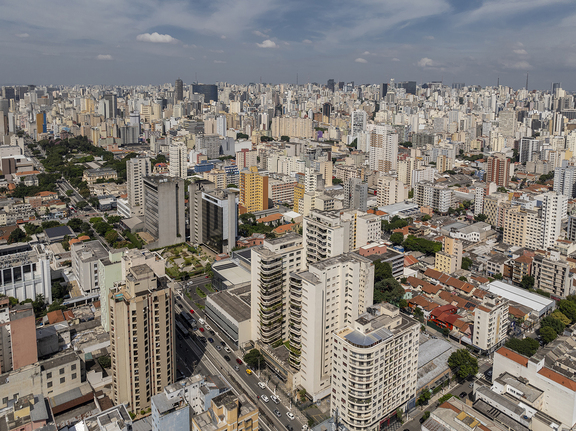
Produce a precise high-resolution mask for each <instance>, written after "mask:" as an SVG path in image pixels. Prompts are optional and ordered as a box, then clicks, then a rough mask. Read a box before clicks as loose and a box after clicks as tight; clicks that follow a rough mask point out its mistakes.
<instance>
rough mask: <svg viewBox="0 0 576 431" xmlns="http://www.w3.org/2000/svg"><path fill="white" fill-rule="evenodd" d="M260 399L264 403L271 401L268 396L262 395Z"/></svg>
mask: <svg viewBox="0 0 576 431" xmlns="http://www.w3.org/2000/svg"><path fill="white" fill-rule="evenodd" d="M260 399H261V400H262V401H264V402H265V403H267V402H268V401H270V400H269V399H268V397H267V396H266V395H260Z"/></svg>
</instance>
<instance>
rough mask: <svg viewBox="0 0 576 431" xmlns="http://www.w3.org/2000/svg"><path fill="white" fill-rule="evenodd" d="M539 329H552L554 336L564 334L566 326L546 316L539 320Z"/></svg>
mask: <svg viewBox="0 0 576 431" xmlns="http://www.w3.org/2000/svg"><path fill="white" fill-rule="evenodd" d="M540 328H541V329H542V328H552V329H553V330H554V332H556V334H558V335H560V334H562V333H563V332H564V328H566V325H564V323H562V321H560V320H558V319H555V318H554V317H552V316H546V317H544V318H543V319H542V320H540Z"/></svg>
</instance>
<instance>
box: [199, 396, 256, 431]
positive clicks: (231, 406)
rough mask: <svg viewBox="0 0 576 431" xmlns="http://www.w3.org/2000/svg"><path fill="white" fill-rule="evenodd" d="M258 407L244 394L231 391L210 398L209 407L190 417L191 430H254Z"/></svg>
mask: <svg viewBox="0 0 576 431" xmlns="http://www.w3.org/2000/svg"><path fill="white" fill-rule="evenodd" d="M257 429H258V409H257V408H256V406H255V405H254V404H253V403H252V402H251V401H250V400H249V399H248V397H247V396H246V395H244V394H241V395H240V396H238V397H237V396H236V395H234V394H233V393H232V391H228V392H225V393H223V394H222V395H218V396H217V397H215V398H213V399H212V402H211V406H210V409H209V410H207V411H205V412H204V413H201V414H199V415H197V416H193V417H192V431H236V430H237V431H256V430H257Z"/></svg>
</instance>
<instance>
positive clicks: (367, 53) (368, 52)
mask: <svg viewBox="0 0 576 431" xmlns="http://www.w3.org/2000/svg"><path fill="white" fill-rule="evenodd" d="M370 54H371V52H370V51H364V52H363V53H362V55H370Z"/></svg>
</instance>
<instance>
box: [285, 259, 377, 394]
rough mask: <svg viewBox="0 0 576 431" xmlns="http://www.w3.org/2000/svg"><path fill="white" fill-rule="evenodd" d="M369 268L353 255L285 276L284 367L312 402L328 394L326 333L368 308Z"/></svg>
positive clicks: (371, 278) (371, 284) (371, 292)
mask: <svg viewBox="0 0 576 431" xmlns="http://www.w3.org/2000/svg"><path fill="white" fill-rule="evenodd" d="M373 296H374V265H373V264H372V261H371V260H370V259H368V258H365V257H362V256H360V255H359V254H356V253H345V254H342V255H339V256H336V257H332V258H329V259H325V260H323V261H320V262H316V263H313V264H311V265H310V266H309V267H308V271H304V272H299V273H294V274H292V275H291V276H290V310H289V312H290V314H289V319H288V321H289V325H288V326H289V346H290V348H289V350H290V364H291V365H292V367H293V368H295V369H297V370H299V380H300V385H301V386H302V387H303V388H304V389H306V392H307V393H308V394H310V395H311V396H312V398H313V399H314V400H317V399H321V398H323V397H325V396H327V395H328V394H329V393H330V390H331V389H330V380H331V378H332V374H333V373H332V357H333V349H334V343H333V339H332V334H333V333H334V332H335V331H339V330H340V329H342V328H345V327H346V326H349V325H352V324H353V322H354V321H355V320H356V319H357V318H358V316H360V315H362V314H363V313H365V312H366V310H367V309H368V307H369V306H370V305H372V303H373Z"/></svg>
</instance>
